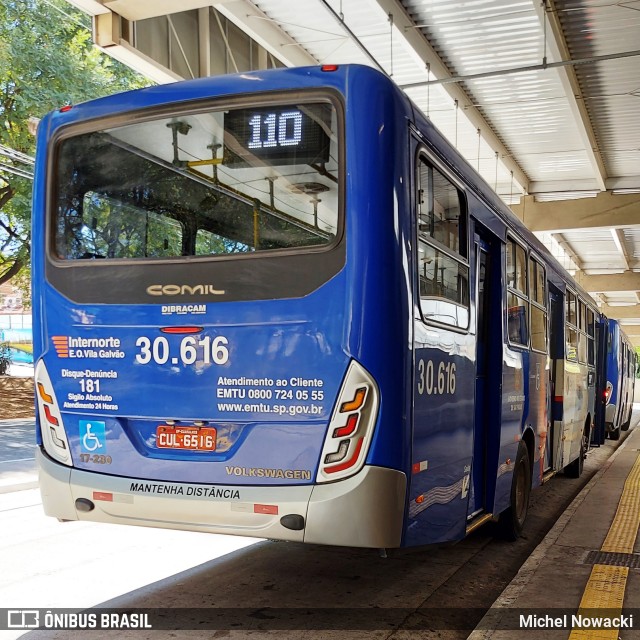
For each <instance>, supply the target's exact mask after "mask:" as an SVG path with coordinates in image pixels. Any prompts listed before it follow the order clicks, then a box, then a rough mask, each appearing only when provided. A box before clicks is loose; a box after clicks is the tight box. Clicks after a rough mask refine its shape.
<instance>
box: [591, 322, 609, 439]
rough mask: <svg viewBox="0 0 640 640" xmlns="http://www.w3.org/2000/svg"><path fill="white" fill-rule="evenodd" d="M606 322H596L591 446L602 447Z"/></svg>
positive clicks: (605, 379) (605, 377)
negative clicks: (593, 410)
mask: <svg viewBox="0 0 640 640" xmlns="http://www.w3.org/2000/svg"><path fill="white" fill-rule="evenodd" d="M607 327H608V320H607V318H605V317H603V318H602V320H601V321H599V322H596V405H595V419H594V425H593V431H592V432H591V445H592V446H593V445H596V446H599V445H602V444H604V441H605V426H604V408H605V390H606V388H607V367H606V362H607V334H608V328H607Z"/></svg>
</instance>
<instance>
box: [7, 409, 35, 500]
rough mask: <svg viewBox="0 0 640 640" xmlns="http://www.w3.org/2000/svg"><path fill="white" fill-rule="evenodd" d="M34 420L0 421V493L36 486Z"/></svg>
mask: <svg viewBox="0 0 640 640" xmlns="http://www.w3.org/2000/svg"><path fill="white" fill-rule="evenodd" d="M35 430H36V422H35V420H33V419H31V420H0V493H9V492H11V491H21V490H23V489H35V488H36V487H37V486H38V472H37V468H36V460H35V450H36V437H35Z"/></svg>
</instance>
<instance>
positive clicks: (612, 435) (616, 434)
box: [609, 425, 620, 440]
mask: <svg viewBox="0 0 640 640" xmlns="http://www.w3.org/2000/svg"><path fill="white" fill-rule="evenodd" d="M609 439H611V440H620V425H618V426H617V427H616V428H615V429H614V430H613V431H609Z"/></svg>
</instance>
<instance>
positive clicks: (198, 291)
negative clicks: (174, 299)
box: [147, 284, 226, 296]
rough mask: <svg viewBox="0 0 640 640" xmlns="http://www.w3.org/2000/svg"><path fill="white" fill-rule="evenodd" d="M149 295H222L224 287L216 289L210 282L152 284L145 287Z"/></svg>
mask: <svg viewBox="0 0 640 640" xmlns="http://www.w3.org/2000/svg"><path fill="white" fill-rule="evenodd" d="M147 293H148V294H149V295H150V296H206V295H214V296H223V295H224V294H225V293H226V292H225V290H224V289H216V288H215V287H214V286H213V285H212V284H194V285H193V286H191V285H188V284H152V285H151V286H150V287H147Z"/></svg>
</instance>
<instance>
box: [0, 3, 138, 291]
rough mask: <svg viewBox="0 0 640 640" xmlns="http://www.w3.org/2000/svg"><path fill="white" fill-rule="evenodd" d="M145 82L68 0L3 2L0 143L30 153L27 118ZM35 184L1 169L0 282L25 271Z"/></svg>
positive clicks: (0, 9) (0, 20) (0, 17)
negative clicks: (98, 43) (99, 44)
mask: <svg viewBox="0 0 640 640" xmlns="http://www.w3.org/2000/svg"><path fill="white" fill-rule="evenodd" d="M147 84H149V82H148V81H147V80H146V79H144V78H141V77H140V76H139V75H137V74H136V73H134V72H133V71H131V70H130V69H128V68H126V67H124V66H123V65H121V64H120V63H118V62H116V61H114V60H113V59H111V58H110V57H109V56H106V55H104V54H103V53H101V52H100V51H99V50H98V49H97V48H96V47H94V46H93V44H92V42H91V24H90V20H89V18H88V16H86V15H85V14H84V13H82V12H80V11H77V10H75V9H74V8H73V7H71V5H69V4H68V3H67V2H64V0H46V1H44V0H0V144H2V145H5V146H7V147H10V148H11V149H15V150H17V151H20V152H22V153H26V154H28V155H30V156H33V155H34V154H35V139H34V137H33V136H32V135H31V134H30V133H29V131H28V121H29V118H41V117H42V116H43V115H44V114H45V113H47V112H48V111H50V110H52V109H55V108H57V107H60V106H62V105H65V104H75V103H78V102H83V101H86V100H89V99H93V98H98V97H101V96H105V95H109V94H112V93H116V92H119V91H124V90H127V89H133V88H137V87H141V86H145V85H147ZM2 162H4V163H8V164H11V162H12V161H11V160H9V159H7V158H4V157H2ZM15 166H16V167H19V168H21V169H23V170H24V169H28V168H29V167H28V166H26V165H22V164H16V165H15ZM31 188H32V185H31V181H30V180H28V179H26V178H21V177H18V176H15V175H13V174H11V173H8V172H4V171H0V283H2V282H4V281H6V280H8V279H9V278H11V277H13V276H15V275H17V274H18V273H21V272H22V274H23V276H24V271H25V270H28V265H29V250H30V248H29V238H30V218H31Z"/></svg>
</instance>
